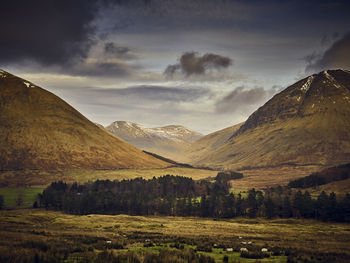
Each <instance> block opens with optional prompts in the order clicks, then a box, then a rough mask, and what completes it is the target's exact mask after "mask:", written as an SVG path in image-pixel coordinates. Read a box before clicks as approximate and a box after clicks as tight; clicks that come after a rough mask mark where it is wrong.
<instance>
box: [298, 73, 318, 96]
mask: <svg viewBox="0 0 350 263" xmlns="http://www.w3.org/2000/svg"><path fill="white" fill-rule="evenodd" d="M314 78H315V76H310V77H308V78H307V79H306V81H305V83H304V84H303V85H302V86H301V88H300V89H301V90H302V91H305V92H307V91H308V90H309V88H310V86H311V83H312V81H313V80H314Z"/></svg>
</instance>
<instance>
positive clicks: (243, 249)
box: [239, 247, 248, 253]
mask: <svg viewBox="0 0 350 263" xmlns="http://www.w3.org/2000/svg"><path fill="white" fill-rule="evenodd" d="M239 251H240V252H241V253H242V252H248V249H247V248H246V247H241V249H240V250H239Z"/></svg>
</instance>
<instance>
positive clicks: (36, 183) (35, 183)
mask: <svg viewBox="0 0 350 263" xmlns="http://www.w3.org/2000/svg"><path fill="white" fill-rule="evenodd" d="M166 174H171V175H179V176H185V177H191V178H192V179H193V180H200V179H205V178H208V177H215V176H216V174H217V171H212V170H206V169H196V168H183V167H170V168H160V169H115V170H83V169H79V170H18V171H0V186H10V187H16V186H31V187H46V186H48V185H49V184H51V182H54V181H60V180H61V181H64V182H66V183H73V182H80V183H83V182H88V181H96V180H107V179H109V180H116V179H118V180H123V179H134V178H137V177H142V178H144V179H152V178H153V177H154V176H155V177H160V176H163V175H166Z"/></svg>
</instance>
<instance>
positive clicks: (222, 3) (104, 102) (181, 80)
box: [0, 0, 350, 134]
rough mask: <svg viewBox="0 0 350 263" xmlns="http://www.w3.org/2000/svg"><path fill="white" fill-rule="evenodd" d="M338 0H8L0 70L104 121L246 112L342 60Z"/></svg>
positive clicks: (344, 48)
mask: <svg viewBox="0 0 350 263" xmlns="http://www.w3.org/2000/svg"><path fill="white" fill-rule="evenodd" d="M349 10H350V1H347V0H339V1H337V0H319V1H316V0H308V1H301V0H290V1H284V0H279V1H278V0H266V1H264V0H232V1H231V0H74V1H71V0H33V1H26V0H13V1H5V2H4V3H2V6H1V9H0V25H1V33H0V52H1V53H0V68H1V69H3V70H6V71H8V72H10V73H13V74H16V75H18V76H20V77H22V78H25V79H27V80H29V81H31V82H33V83H34V84H36V85H38V86H40V87H43V88H45V89H47V90H49V91H51V92H53V93H54V94H56V95H58V96H59V97H61V98H62V99H64V100H65V101H66V102H68V103H69V104H71V105H72V106H73V107H75V108H76V109H77V110H79V111H80V112H81V113H82V114H84V115H85V116H86V117H88V118H89V119H90V120H91V121H93V122H96V123H100V124H102V125H104V126H106V125H109V124H110V123H111V122H113V121H117V120H125V121H131V122H136V123H139V124H141V125H143V126H146V127H159V126H165V125H170V124H179V125H184V126H185V127H188V128H190V129H193V130H195V131H198V132H201V133H203V134H208V133H210V132H214V131H217V130H220V129H223V128H226V127H228V126H231V125H234V124H237V123H240V122H243V121H245V120H246V119H247V118H248V117H249V115H250V114H251V113H253V112H254V111H255V110H257V109H258V108H259V107H261V106H262V105H263V104H264V103H266V102H267V101H268V100H269V99H270V98H271V97H272V96H273V95H274V94H276V93H278V92H279V91H281V90H283V89H284V88H286V87H288V86H289V85H291V84H293V83H294V82H296V81H297V80H299V79H302V78H304V77H306V76H308V75H310V74H314V73H317V72H320V71H322V70H325V69H331V68H345V69H350V16H349Z"/></svg>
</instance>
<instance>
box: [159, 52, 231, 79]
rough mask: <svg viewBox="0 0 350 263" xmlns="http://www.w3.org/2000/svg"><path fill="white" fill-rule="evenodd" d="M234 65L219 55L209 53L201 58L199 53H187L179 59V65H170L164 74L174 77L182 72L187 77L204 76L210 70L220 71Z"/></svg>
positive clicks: (229, 59) (228, 59) (227, 58)
mask: <svg viewBox="0 0 350 263" xmlns="http://www.w3.org/2000/svg"><path fill="white" fill-rule="evenodd" d="M230 65H232V59H231V58H229V57H224V56H220V55H217V54H212V53H207V54H204V55H203V56H200V55H199V54H198V53H197V52H185V53H184V54H183V55H182V56H181V57H180V59H179V63H178V64H174V65H169V66H168V67H167V68H166V69H165V71H164V74H165V75H166V76H172V75H174V74H175V73H176V72H177V71H181V72H182V73H183V74H185V75H186V76H190V75H193V74H196V75H203V74H205V73H206V72H207V71H208V70H213V69H215V70H220V69H223V68H227V67H229V66H230Z"/></svg>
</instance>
